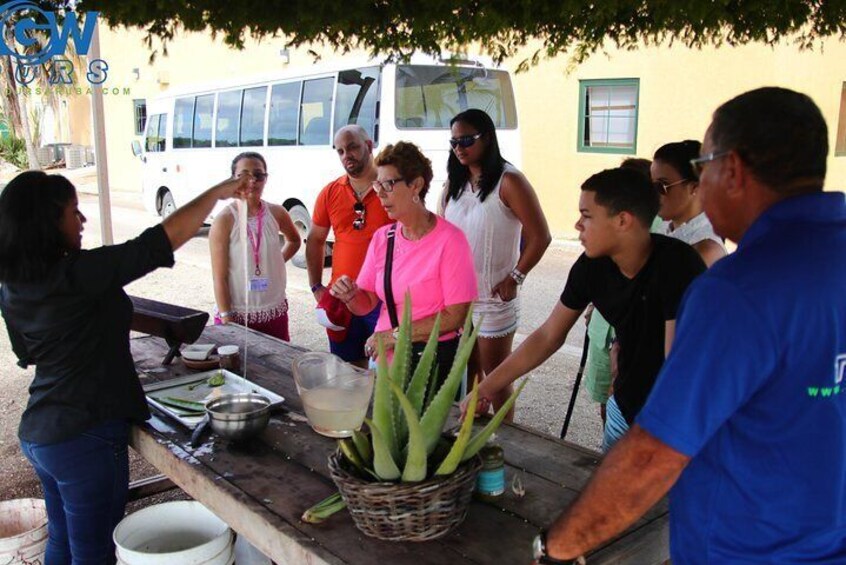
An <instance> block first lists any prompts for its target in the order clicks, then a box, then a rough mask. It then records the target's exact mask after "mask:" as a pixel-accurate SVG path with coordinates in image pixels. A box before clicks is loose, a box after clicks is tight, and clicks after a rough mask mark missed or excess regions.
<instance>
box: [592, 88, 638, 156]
mask: <svg viewBox="0 0 846 565" xmlns="http://www.w3.org/2000/svg"><path fill="white" fill-rule="evenodd" d="M639 90H640V79H636V78H633V79H609V80H580V81H579V146H578V147H579V151H583V152H588V153H621V154H630V155H633V154H635V153H636V152H637V111H638V91H639Z"/></svg>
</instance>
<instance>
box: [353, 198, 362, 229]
mask: <svg viewBox="0 0 846 565" xmlns="http://www.w3.org/2000/svg"><path fill="white" fill-rule="evenodd" d="M353 212H354V213H355V219H354V220H353V223H352V226H353V229H354V230H363V229H364V204H362V203H361V202H356V203H355V204H353Z"/></svg>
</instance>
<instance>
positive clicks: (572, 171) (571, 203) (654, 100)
mask: <svg viewBox="0 0 846 565" xmlns="http://www.w3.org/2000/svg"><path fill="white" fill-rule="evenodd" d="M100 37H101V53H102V57H103V58H104V59H105V60H107V61H108V63H109V77H108V80H107V81H106V83H105V86H106V87H107V89H108V90H109V94H108V95H106V96H105V97H104V108H105V110H104V111H105V114H106V116H105V118H106V119H105V121H106V135H107V146H108V158H109V179H110V183H111V185H112V188H113V189H114V190H126V191H139V192H140V190H141V164H140V162H139V161H138V159H137V158H135V157H134V156H133V155H132V152H131V150H130V146H131V142H132V140H133V139H140V138H139V137H138V136H135V135H134V125H133V124H134V116H133V105H132V101H133V99H138V98H148V97H153V96H155V95H157V94H159V93H161V92H163V91H164V90H166V89H167V88H169V87H175V86H179V85H188V84H196V83H202V82H210V81H214V80H217V79H223V78H230V77H232V76H236V75H243V76H251V75H256V74H261V73H265V72H270V71H273V70H282V69H293V68H300V67H309V66H311V65H312V64H314V61H313V58H312V57H311V55H309V54H307V53H306V50H305V49H301V50H294V49H291V50H290V63H289V64H286V63H285V59H284V58H283V57H282V56H280V50H281V49H283V48H284V40H283V39H267V40H264V41H262V42H255V41H252V40H250V41H248V42H247V45H246V48H245V49H244V50H243V51H235V50H233V49H230V48H229V47H227V46H225V45H224V44H223V42H222V41H221V40H220V39H219V38H218V39H217V40H212V39H211V37H210V35H207V34H196V33H193V34H185V35H184V36H182V37H179V38H178V39H176V40H174V41H172V42H171V43H170V44H169V46H168V56H166V57H165V56H163V55H162V54H161V49H159V51H160V52H159V54H158V56H157V57H156V59H155V61H154V62H153V63H150V62H149V57H150V53H149V51H148V49H147V47H146V46H145V45H144V42H143V33H141V32H138V31H132V30H125V29H116V30H108V29H106V28H101V34H100ZM154 46H155V45H154ZM318 51H319V52H320V53H321V55H323V60H324V61H328V60H330V59H332V58H335V57H339V56H340V55H334V54H333V53H332V52H331V51H329V50H328V49H325V48H324V49H318ZM526 53H531V49H528V48H527V50H526V51H525V52H524V53H521V55H523V56H525V54H526ZM362 54H363V53H357V54H356V55H359V56H360V55H362ZM522 58H523V57H522V56H517V57H515V58H514V59H512V60H509V61H506V63H505V67H506V68H508V69H509V70H512V71H513V70H514V69H516V66H517V64H518V63H519V62H520V61H521V60H522ZM843 61H846V43H840V42H837V41H833V40H832V41H828V42H826V43H825V44H824V49H818V50H816V51H799V50H798V49H797V48H796V47H795V46H793V45H790V44H788V43H785V44H783V45H780V46H778V47H776V48H770V47H766V46H760V45H751V46H744V47H736V48H731V47H722V48H719V49H716V48H707V49H703V50H696V49H688V48H686V47H683V46H680V45H674V46H662V47H648V48H647V47H644V48H642V49H639V50H636V51H620V50H615V49H609V50H608V51H607V53H606V54H603V53H598V54H595V55H594V56H592V57H591V58H590V59H588V60H587V61H586V62H585V63H583V64H582V65H580V66H578V67H576V68H575V69H574V70H572V71H571V72H570V73H569V74H568V73H567V72H566V68H567V57H566V56H564V55H562V56H560V57H557V58H555V59H552V60H547V61H543V62H541V63H540V64H539V65H538V66H536V67H534V68H532V69H530V70H529V71H528V72H525V73H521V74H515V75H513V83H514V87H515V91H516V95H517V104H518V116H519V123H520V127H521V133H522V138H523V170H524V172H525V173H526V175H527V177H528V178H529V180H530V181H531V182H532V184H533V185H534V187H535V189H536V190H537V192H538V194H539V197H540V200H541V204H542V206H543V208H544V211H545V212H546V214H547V217H548V219H549V223H550V227H551V229H552V231H553V233H554V235H556V236H558V237H573V236H574V235H575V229H574V227H573V224H574V223H575V221H576V218H577V203H578V196H579V186H580V185H581V183H582V182H583V181H584V180H585V179H586V178H587V177H588V176H590V175H591V174H593V173H595V172H597V171H599V170H602V169H605V168H608V167H614V166H617V165H618V164H619V163H620V162H621V161H622V159H623V158H625V157H626V156H627V155H609V154H596V153H582V152H578V150H577V143H578V139H577V138H578V115H577V114H578V108H579V80H586V79H612V78H638V79H639V80H640V92H639V110H638V128H637V132H638V133H637V152H636V156H638V157H646V158H649V157H651V156H652V154H653V153H654V151H655V150H656V149H657V148H658V147H660V146H661V145H662V144H664V143H667V142H670V141H678V140H682V139H688V138H692V139H700V140H701V138H702V135H703V134H704V132H705V128H706V127H707V125H708V123H709V120H710V115H711V113H712V112H713V111H714V109H716V107H717V106H718V105H719V104H721V103H722V102H724V101H726V100H728V99H729V98H731V97H733V96H735V95H737V94H740V93H741V92H744V91H746V90H749V89H753V88H757V87H760V86H765V85H779V86H785V87H788V88H793V89H795V90H799V91H802V92H805V93H807V94H809V95H810V96H811V97H812V98H813V99H814V100H815V101H816V102H817V104H818V105H819V106H820V108H821V109H822V111H823V114H824V115H825V117H826V120H827V121H828V125H829V131H830V140H831V153H830V154H831V157H830V159H829V175H828V182H827V186H829V187H832V188H837V189H842V188H843V186H844V185H846V156H842V157H834V144H835V135H836V131H837V127H838V113H839V108H840V98H841V92H842V91H843V83H844V81H846V66H844V65H843V64H842V62H843ZM135 69H137V72H135V71H134V70H135ZM114 89H117V91H115V90H114ZM115 92H117V94H115ZM72 129H74V127H72ZM505 157H506V158H508V155H506V156H505Z"/></svg>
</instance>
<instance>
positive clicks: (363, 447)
mask: <svg viewBox="0 0 846 565" xmlns="http://www.w3.org/2000/svg"><path fill="white" fill-rule="evenodd" d="M352 439H353V443H354V444H355V449H356V451H358V454H359V455H360V456H361V459H362V460H363V461H364V463H365V464H366V465H370V464H371V463H373V447H371V445H370V440H369V439H368V438H367V436H366V435H365V434H364V433H362V432H361V431H360V430H353V435H352Z"/></svg>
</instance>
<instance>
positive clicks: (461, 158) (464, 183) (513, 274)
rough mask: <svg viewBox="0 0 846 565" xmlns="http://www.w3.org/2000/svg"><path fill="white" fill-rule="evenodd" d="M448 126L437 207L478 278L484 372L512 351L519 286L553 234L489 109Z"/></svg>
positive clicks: (476, 316)
mask: <svg viewBox="0 0 846 565" xmlns="http://www.w3.org/2000/svg"><path fill="white" fill-rule="evenodd" d="M450 129H451V133H452V137H451V138H450V145H451V147H452V151H451V152H450V155H449V160H448V162H447V173H448V177H449V178H448V179H447V183H446V189H445V191H444V194H443V196H442V198H441V203H440V204H441V213H442V215H443V216H444V217H445V218H446V219H447V220H448V221H450V222H451V223H453V224H455V225H456V226H458V227H459V228H461V230H462V231H463V232H464V234H465V235H466V236H467V239H468V241H469V242H470V247H471V248H472V250H473V258H474V264H475V271H476V277H477V280H478V283H479V287H478V292H479V298H478V300H477V301H476V303H475V305H474V307H473V322H474V323H475V324H477V325H478V324H481V327H480V330H479V339H478V341H477V346H478V364H479V367H478V368H479V369H481V372H482V375H485V374H490V373H491V372H492V371H493V370H494V369H496V368H497V367H498V366H499V364H500V363H502V362H503V361H504V360H505V358H506V357H508V355H509V354H510V353H511V347H512V344H513V342H514V334H515V333H516V331H517V322H518V319H519V311H520V304H519V299H518V297H517V290H518V288H519V287H520V285H521V284H523V280H524V279H525V278H526V275H527V274H528V273H529V271H531V270H532V268H533V267H534V266H535V265H536V264H537V263H538V261H540V259H541V257H542V256H543V254H544V252H545V251H546V248H547V247H548V246H549V243H550V242H551V241H552V238H551V236H550V234H549V227H548V225H547V222H546V217H545V216H544V214H543V210H541V206H540V202H539V201H538V197H537V195H536V194H535V191H534V189H533V188H532V185H531V184H529V181H528V180H527V179H526V177H525V176H523V174H522V173H521V172H520V171H518V170H517V169H516V168H515V167H514V166H512V165H511V164H510V163H509V162H507V161H506V160H505V159H504V158H503V157H502V155H501V154H500V151H499V143H498V141H497V137H496V130H495V127H494V123H493V121H492V120H491V118H490V116H488V114H486V113H485V112H483V111H482V110H477V109H470V110H465V111H464V112H461V113H460V114H458V115H456V116H455V117H454V118H453V119H452V120H451V121H450ZM521 235H522V241H521ZM510 394H511V390H510V387H508V388H506V389H504V390H502V391H500V393H499V395H498V397H497V398H496V399H495V400H494V408H496V409H498V408H499V407H500V406H501V405H502V404H503V403H504V402H505V400H506V399H507V398H508V396H509V395H510ZM510 416H511V415H509V417H510Z"/></svg>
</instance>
